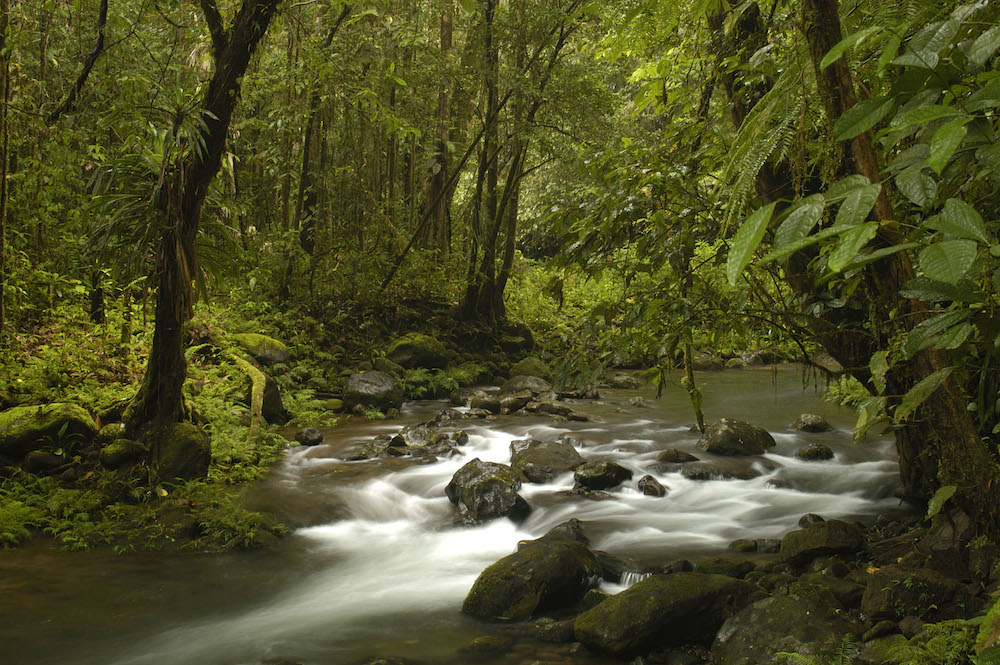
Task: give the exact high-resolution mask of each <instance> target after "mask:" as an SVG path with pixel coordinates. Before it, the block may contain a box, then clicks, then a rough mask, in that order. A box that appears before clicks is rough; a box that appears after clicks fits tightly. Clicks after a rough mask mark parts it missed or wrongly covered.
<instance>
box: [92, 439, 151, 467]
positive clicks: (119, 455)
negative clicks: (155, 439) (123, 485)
mask: <svg viewBox="0 0 1000 665" xmlns="http://www.w3.org/2000/svg"><path fill="white" fill-rule="evenodd" d="M148 453H149V449H148V448H146V446H145V444H143V443H141V442H139V441H132V440H131V439H124V438H123V439H115V440H114V441H112V442H111V443H109V444H108V445H106V446H104V447H103V448H101V465H102V466H104V467H105V468H108V469H117V468H119V467H122V466H125V465H128V464H134V463H136V462H138V461H140V460H142V459H143V458H144V457H146V455H147V454H148Z"/></svg>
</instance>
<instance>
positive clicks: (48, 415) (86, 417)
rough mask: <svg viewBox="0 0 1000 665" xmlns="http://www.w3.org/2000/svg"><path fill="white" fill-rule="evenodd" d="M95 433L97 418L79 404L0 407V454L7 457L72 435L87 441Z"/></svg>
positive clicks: (61, 443)
mask: <svg viewBox="0 0 1000 665" xmlns="http://www.w3.org/2000/svg"><path fill="white" fill-rule="evenodd" d="M96 433H97V426H96V425H95V424H94V419H93V418H91V417H90V414H89V413H87V412H86V410H84V409H83V407H81V406H77V405H76V404H68V403H65V402H56V403H53V404H41V405H38V406H15V407H14V408H12V409H7V410H6V411H0V455H3V456H4V457H14V458H19V457H23V456H24V455H26V454H27V453H29V452H31V451H32V450H37V449H38V448H40V447H42V446H46V445H50V446H52V445H55V446H60V445H64V444H65V442H67V441H69V440H70V437H72V438H73V439H75V440H76V441H77V442H79V441H81V440H82V441H85V442H87V441H90V440H91V439H93V438H94V435H95V434H96Z"/></svg>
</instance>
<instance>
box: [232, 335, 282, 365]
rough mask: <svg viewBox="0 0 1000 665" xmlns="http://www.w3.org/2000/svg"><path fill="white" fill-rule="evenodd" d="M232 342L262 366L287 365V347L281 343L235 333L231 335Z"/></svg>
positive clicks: (267, 338)
mask: <svg viewBox="0 0 1000 665" xmlns="http://www.w3.org/2000/svg"><path fill="white" fill-rule="evenodd" d="M232 340H233V341H234V342H236V343H237V344H238V345H239V346H240V348H242V349H243V350H244V351H246V352H247V353H249V354H250V355H251V356H253V357H254V359H255V360H257V362H259V363H261V364H263V365H279V364H281V363H287V362H288V360H289V358H290V357H291V356H290V355H289V353H288V347H287V346H285V344H284V343H283V342H280V341H278V340H276V339H274V338H273V337H268V336H267V335H260V334H258V333H237V334H235V335H232Z"/></svg>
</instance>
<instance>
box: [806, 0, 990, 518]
mask: <svg viewBox="0 0 1000 665" xmlns="http://www.w3.org/2000/svg"><path fill="white" fill-rule="evenodd" d="M802 27H803V31H804V33H805V35H806V40H807V42H808V43H809V49H810V54H811V56H812V61H813V66H814V68H815V71H816V75H817V81H818V83H819V88H820V96H821V99H822V102H823V107H824V111H825V112H826V115H827V118H828V120H829V122H833V121H835V120H836V119H837V118H839V117H840V116H841V115H842V114H843V113H844V112H845V111H847V110H849V109H850V108H851V107H852V106H853V105H854V104H855V102H856V95H855V91H854V83H853V81H852V79H851V72H850V69H849V68H848V66H847V63H846V62H845V60H844V59H843V58H841V59H839V60H837V61H836V62H834V63H833V64H832V65H831V66H830V67H828V68H827V69H826V70H825V71H824V72H820V71H819V63H820V61H821V60H822V58H823V56H824V55H825V54H826V53H827V52H828V51H829V50H830V49H831V48H832V47H833V46H834V45H836V44H837V43H838V42H840V40H841V39H842V32H841V27H840V20H839V14H838V8H837V0H804V1H803V3H802ZM844 152H845V160H847V159H849V160H851V162H853V168H854V171H855V172H856V173H860V174H861V175H864V176H866V177H867V178H868V179H869V180H871V181H872V182H873V183H874V182H879V181H880V177H879V169H878V162H877V159H876V156H875V151H874V149H873V148H872V145H871V139H870V137H869V135H868V134H867V133H864V134H860V135H859V136H857V137H855V138H854V139H853V140H852V141H851V143H850V145H849V146H845V151H844ZM885 189H886V188H885V186H884V185H883V190H882V194H881V195H880V197H879V200H878V201H877V202H876V204H875V216H876V218H877V220H878V221H880V222H889V221H890V220H893V219H895V218H896V217H895V215H894V213H893V211H892V208H891V205H890V203H889V198H888V196H887V195H886V192H885ZM875 241H876V242H878V243H880V244H882V245H883V246H892V245H895V244H898V243H899V238H898V237H897V236H896V234H895V233H894V232H892V231H891V230H889V227H888V226H887V225H886V224H882V225H881V226H880V231H879V234H878V236H876V240H875ZM913 274H914V273H913V268H912V266H911V264H910V260H909V257H908V256H907V255H906V254H905V253H904V252H897V253H896V254H894V255H892V256H891V257H888V258H886V259H884V260H882V261H878V262H876V263H873V264H871V267H870V268H869V283H870V284H871V285H872V287H873V288H872V292H873V294H878V298H877V301H878V302H880V303H883V307H885V306H888V307H895V306H897V304H898V305H899V306H900V307H901V309H902V310H903V311H902V313H901V314H900V315H898V316H896V317H895V319H896V320H898V321H901V322H902V325H903V330H904V331H906V330H910V329H912V327H913V326H915V325H917V324H918V323H920V322H921V321H923V320H925V319H926V318H927V316H928V313H927V310H926V307H925V306H924V305H923V303H921V302H920V301H918V300H907V299H904V298H902V297H901V296H900V291H901V290H902V289H903V287H904V286H905V285H906V282H907V281H909V280H910V279H912V278H913ZM873 311H875V312H877V313H879V314H881V317H880V318H881V319H882V320H881V321H877V322H873V323H875V324H877V325H880V326H883V327H888V326H889V325H890V324H891V319H890V318H889V313H888V312H883V311H882V308H875V309H874V310H873ZM949 365H950V362H949V359H948V358H947V357H946V354H945V353H943V352H942V351H939V350H937V349H935V348H933V347H929V348H927V349H924V350H923V351H921V352H919V353H918V354H917V355H916V356H915V358H914V359H913V361H912V363H911V364H909V365H903V366H900V367H897V368H896V371H895V375H894V376H893V377H891V379H892V384H893V386H894V388H895V392H896V393H897V394H902V393H903V392H905V391H906V390H907V389H908V388H909V387H911V386H912V385H914V384H915V383H916V382H918V381H920V380H922V379H924V378H926V377H928V376H930V375H931V374H933V373H934V372H936V371H938V370H940V369H943V368H945V367H948V366H949ZM968 401H969V400H968V399H967V398H965V396H964V395H963V394H962V391H961V389H960V388H959V386H958V384H957V383H956V382H955V380H954V379H953V378H951V377H949V378H948V379H946V380H945V381H944V382H943V383H942V384H941V386H940V387H939V388H938V389H937V390H935V391H934V392H933V393H932V394H931V395H930V396H929V397H928V398H927V399H926V401H924V403H923V404H922V405H921V406H920V408H919V409H918V410H917V413H916V417H915V418H911V419H910V420H909V421H908V422H906V423H905V424H903V425H902V426H901V427H900V428H899V429H898V430H897V435H896V442H897V449H898V451H899V454H900V466H901V476H902V480H903V483H904V490H905V491H906V492H907V494H908V495H909V496H910V498H912V499H915V500H919V501H926V500H927V499H928V498H930V495H931V494H932V493H933V492H934V491H935V490H936V489H937V488H938V487H940V486H942V485H955V486H956V487H957V492H956V494H955V500H956V502H957V503H958V505H960V506H961V507H962V509H963V510H965V511H966V512H967V513H968V514H969V515H970V516H972V518H973V519H974V520H975V521H976V523H977V524H979V525H980V526H981V527H982V528H983V529H984V530H985V531H986V532H987V533H988V534H989V535H998V533H1000V524H998V521H997V519H996V517H997V511H998V506H1000V467H998V465H997V463H996V460H995V459H994V457H993V455H992V454H991V452H990V450H989V449H988V448H987V446H986V444H985V442H984V441H983V440H982V438H981V437H980V436H979V433H978V431H977V428H976V425H975V422H974V421H973V419H972V415H971V414H970V413H969V411H968V409H967V408H966V404H967V403H968Z"/></svg>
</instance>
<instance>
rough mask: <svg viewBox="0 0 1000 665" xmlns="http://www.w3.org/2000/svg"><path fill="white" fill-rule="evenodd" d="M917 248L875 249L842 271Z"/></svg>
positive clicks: (912, 244) (906, 244) (907, 244)
mask: <svg viewBox="0 0 1000 665" xmlns="http://www.w3.org/2000/svg"><path fill="white" fill-rule="evenodd" d="M833 230H834V231H838V230H839V229H833ZM817 235H818V234H817ZM917 247H920V243H916V242H904V243H903V244H901V245H893V246H892V247H883V248H882V249H876V250H875V251H873V252H868V253H867V254H859V255H858V256H857V258H855V259H854V260H853V261H851V262H850V263H848V264H847V265H846V266H844V271H845V272H848V271H851V270H856V269H857V268H860V267H862V266H866V265H868V264H869V263H873V262H874V261H878V260H880V259H884V258H886V257H888V256H892V255H893V254H896V253H898V252H908V251H910V250H911V249H916V248H917ZM765 258H766V257H765Z"/></svg>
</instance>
